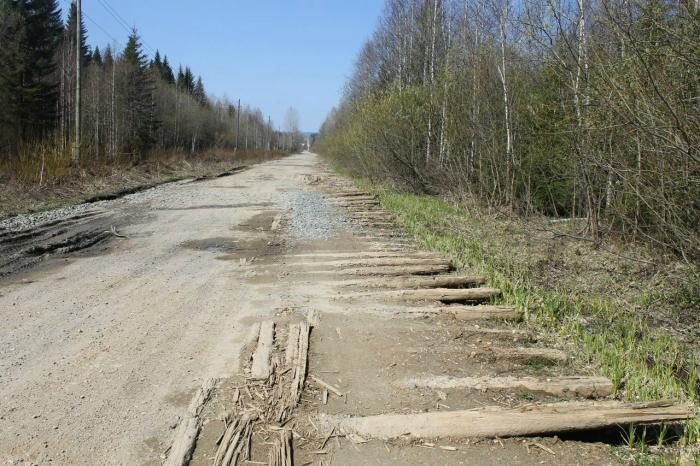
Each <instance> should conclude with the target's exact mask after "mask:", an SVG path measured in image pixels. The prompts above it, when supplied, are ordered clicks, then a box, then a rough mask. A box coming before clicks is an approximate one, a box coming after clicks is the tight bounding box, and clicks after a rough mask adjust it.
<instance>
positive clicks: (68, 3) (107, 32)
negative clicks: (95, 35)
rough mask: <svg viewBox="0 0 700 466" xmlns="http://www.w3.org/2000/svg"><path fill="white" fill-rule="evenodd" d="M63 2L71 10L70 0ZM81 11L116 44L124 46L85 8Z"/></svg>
mask: <svg viewBox="0 0 700 466" xmlns="http://www.w3.org/2000/svg"><path fill="white" fill-rule="evenodd" d="M63 4H64V5H65V6H66V8H67V9H68V11H70V8H71V3H70V2H69V1H68V0H63ZM80 13H81V15H82V16H84V17H86V18H87V19H88V20H89V21H90V22H91V23H92V24H94V25H95V26H97V28H98V29H99V30H100V31H102V32H103V33H105V35H106V36H107V37H109V38H110V39H112V42H114V43H115V44H116V45H118V46H119V47H122V48H123V47H124V44H123V43H122V42H121V41H119V40H117V39H115V37H114V36H113V35H112V34H111V33H110V32H109V31H108V30H107V29H105V28H103V27H102V25H100V23H98V22H97V21H95V20H94V19H92V17H90V15H88V14H87V13H86V12H85V10H83V11H81V12H80Z"/></svg>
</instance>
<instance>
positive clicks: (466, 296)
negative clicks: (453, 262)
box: [344, 288, 501, 303]
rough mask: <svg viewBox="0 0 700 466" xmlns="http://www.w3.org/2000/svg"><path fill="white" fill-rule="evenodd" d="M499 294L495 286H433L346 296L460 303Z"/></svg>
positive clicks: (480, 299)
mask: <svg viewBox="0 0 700 466" xmlns="http://www.w3.org/2000/svg"><path fill="white" fill-rule="evenodd" d="M500 294H501V290H499V289H497V288H457V289H452V288H433V289H429V288H428V289H412V290H400V291H376V292H368V293H352V294H349V295H346V296H344V297H346V298H363V297H366V298H380V299H383V300H384V299H395V300H401V301H440V302H443V303H462V302H477V301H486V300H488V299H491V298H493V297H496V296H498V295H500Z"/></svg>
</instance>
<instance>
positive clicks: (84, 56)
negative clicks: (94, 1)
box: [65, 2, 92, 66]
mask: <svg viewBox="0 0 700 466" xmlns="http://www.w3.org/2000/svg"><path fill="white" fill-rule="evenodd" d="M77 16H78V7H77V6H76V4H75V2H71V4H70V11H69V12H68V20H67V21H66V29H65V41H66V44H67V45H68V46H69V47H70V50H71V52H72V53H75V52H74V50H75V32H76V31H75V27H76V22H77V21H76V18H77ZM80 55H81V62H80V63H81V64H82V65H83V66H86V65H87V64H88V63H90V59H91V58H92V55H91V53H90V47H89V46H88V44H87V28H86V27H85V21H84V19H83V18H82V17H81V18H80ZM73 56H75V55H73Z"/></svg>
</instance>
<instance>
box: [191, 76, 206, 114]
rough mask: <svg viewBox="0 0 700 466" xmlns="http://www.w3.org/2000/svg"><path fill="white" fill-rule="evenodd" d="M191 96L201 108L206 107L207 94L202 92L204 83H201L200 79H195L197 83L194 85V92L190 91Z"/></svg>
mask: <svg viewBox="0 0 700 466" xmlns="http://www.w3.org/2000/svg"><path fill="white" fill-rule="evenodd" d="M192 96H193V97H194V98H195V100H196V101H197V102H198V103H199V105H201V106H203V107H204V106H206V105H207V93H206V92H205V91H204V83H203V82H202V77H201V76H199V77H198V78H197V83H196V84H195V85H194V91H192Z"/></svg>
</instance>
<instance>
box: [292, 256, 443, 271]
mask: <svg viewBox="0 0 700 466" xmlns="http://www.w3.org/2000/svg"><path fill="white" fill-rule="evenodd" d="M293 265H295V266H299V267H305V266H319V267H329V268H337V269H345V268H355V267H401V266H406V265H419V266H423V265H447V266H452V262H451V261H449V260H447V259H441V258H437V257H434V258H433V257H377V258H362V259H344V260H343V259H341V260H332V261H325V262H297V263H294V264H293Z"/></svg>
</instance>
